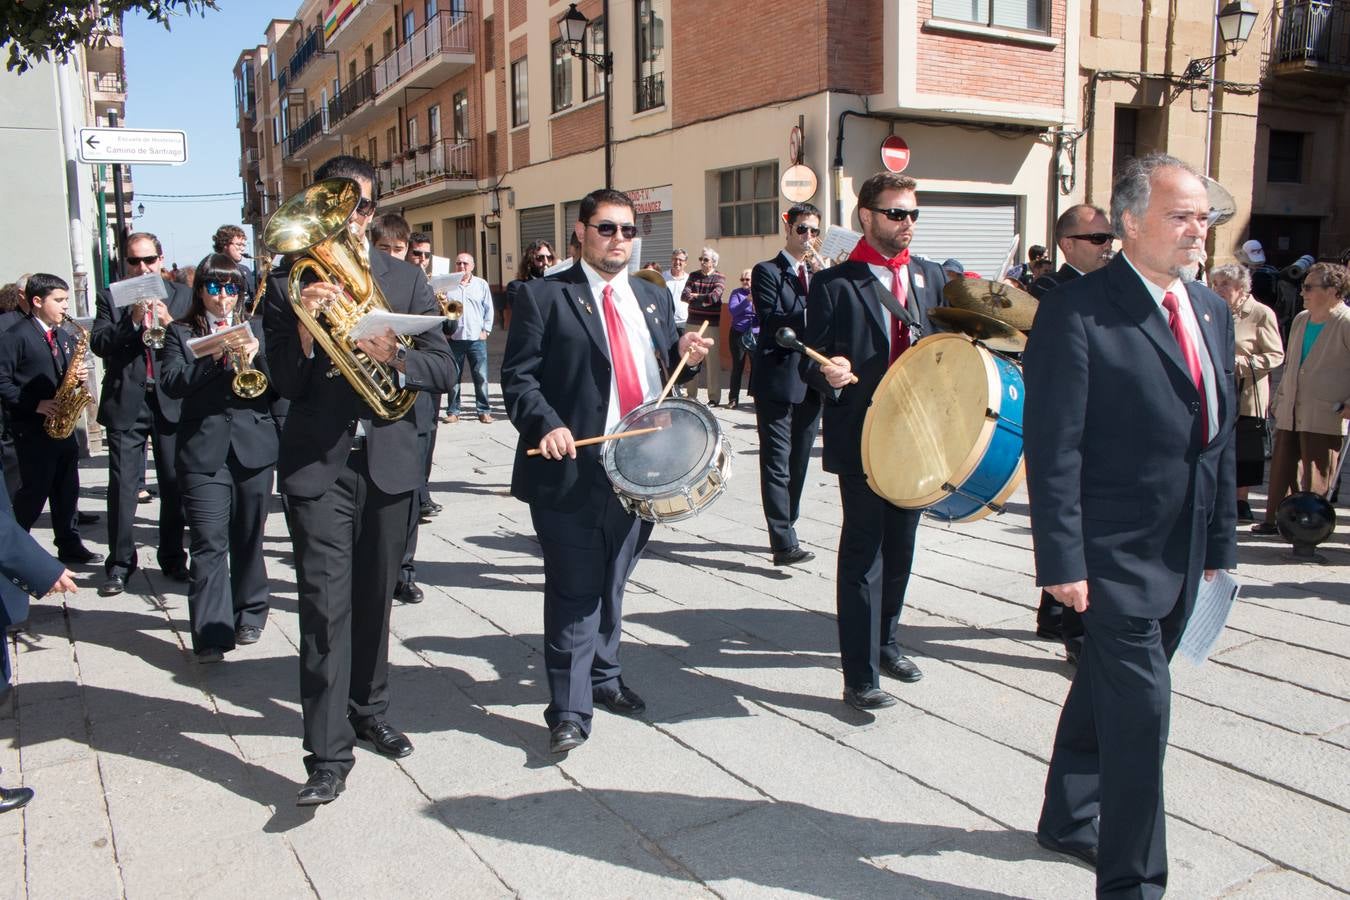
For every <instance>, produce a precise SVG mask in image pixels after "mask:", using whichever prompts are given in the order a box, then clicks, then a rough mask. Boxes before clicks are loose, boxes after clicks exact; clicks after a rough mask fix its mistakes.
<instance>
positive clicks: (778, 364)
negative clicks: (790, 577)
mask: <svg viewBox="0 0 1350 900" xmlns="http://www.w3.org/2000/svg"><path fill="white" fill-rule="evenodd" d="M783 232H784V235H785V240H784V243H783V250H782V252H781V253H779V254H778V255H777V256H775V257H774V258H773V259H769V260H765V261H764V262H761V263H756V265H755V268H754V269H753V270H752V271H751V273H750V296H751V297H752V298H753V299H754V301H755V312H756V313H757V314H758V315H759V323H760V326H759V334H760V339H759V344H758V345H757V347H756V359H755V364H754V365H753V366H751V367H750V391H751V393H753V394H754V395H755V420H756V422H757V423H758V425H759V496H760V500H761V502H762V503H763V505H764V521H765V523H766V524H767V526H768V529H769V549H770V550H771V551H773V563H774V565H776V566H791V565H796V564H798V563H804V562H809V561H810V560H812V559H815V557H816V555H815V554H814V553H812V552H811V551H810V550H806V549H804V548H803V547H802V546H801V544H800V543H799V542H798V541H797V531H796V529H795V527H794V526H795V525H796V522H797V516H798V514H799V512H800V510H801V502H802V488H803V487H804V486H805V484H806V470H807V467H808V466H809V465H810V463H811V448H812V446H813V445H814V444H815V442H816V431H817V429H818V427H819V425H820V394H818V393H817V392H815V391H808V390H807V389H806V382H804V381H802V376H801V372H799V371H798V369H797V354H796V353H794V352H792V351H791V350H785V349H784V348H782V347H780V346H778V343H777V342H776V341H775V340H774V335H776V334H777V333H778V329H780V328H784V327H786V328H791V329H792V330H793V331H795V332H796V333H797V334H799V335H800V334H801V333H802V332H803V331H804V330H805V328H806V291H807V288H808V287H809V286H810V282H811V279H812V278H814V277H815V274H816V272H815V268H816V267H815V266H813V265H810V264H808V263H807V262H806V250H807V247H808V246H809V245H810V243H811V241H812V239H814V238H818V237H819V236H820V210H818V209H816V208H815V207H814V206H812V205H811V204H810V203H798V204H796V205H795V206H793V207H792V208H791V209H789V210H788V211H787V215H786V216H784V224H783Z"/></svg>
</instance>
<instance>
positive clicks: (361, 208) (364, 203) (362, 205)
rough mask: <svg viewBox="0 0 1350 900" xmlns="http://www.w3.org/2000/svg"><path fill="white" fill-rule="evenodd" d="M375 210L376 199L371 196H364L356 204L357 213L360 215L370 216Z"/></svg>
mask: <svg viewBox="0 0 1350 900" xmlns="http://www.w3.org/2000/svg"><path fill="white" fill-rule="evenodd" d="M374 211H375V201H374V200H371V199H370V198H369V197H362V198H361V200H360V201H359V202H358V203H357V204H356V214H357V215H358V216H368V215H370V214H371V213H373V212H374Z"/></svg>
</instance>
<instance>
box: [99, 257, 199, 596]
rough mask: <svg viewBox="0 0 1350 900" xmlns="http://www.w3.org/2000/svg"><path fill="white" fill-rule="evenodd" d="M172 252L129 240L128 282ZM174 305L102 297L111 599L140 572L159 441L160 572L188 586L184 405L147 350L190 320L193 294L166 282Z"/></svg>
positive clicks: (103, 591)
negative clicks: (180, 446)
mask: <svg viewBox="0 0 1350 900" xmlns="http://www.w3.org/2000/svg"><path fill="white" fill-rule="evenodd" d="M163 260H164V250H163V247H162V246H161V245H160V243H159V238H157V237H155V236H154V235H153V234H150V233H149V232H138V233H136V234H132V235H130V236H128V237H127V241H126V275H127V277H128V278H133V277H136V276H138V275H147V274H151V273H153V274H156V275H159V274H161V271H160V270H161V266H162V263H163ZM164 287H165V288H166V289H167V290H168V292H169V297H168V299H167V300H166V301H153V302H148V303H145V302H143V303H136V304H133V305H132V306H125V307H118V306H114V305H113V302H112V297H111V295H109V294H108V292H107V291H100V292H99V294H98V302H97V305H96V311H95V314H94V325H93V327H92V328H91V329H90V335H89V348H90V349H91V350H93V351H94V355H96V356H98V357H99V358H100V359H102V360H103V390H102V391H101V392H100V394H99V405H98V423H99V424H100V425H102V426H103V427H104V428H105V429H106V432H107V442H108V558H107V560H106V561H105V562H104V568H105V570H106V571H107V576H108V577H107V579H106V580H105V581H104V582H103V585H102V586H101V587H100V588H99V590H98V592H99V594H100V595H102V596H104V597H111V596H114V595H116V594H120V593H122V592H123V591H124V590H126V586H127V579H128V578H130V577H131V573H132V572H134V571H136V567H137V565H138V564H139V561H138V560H137V557H136V542H135V539H134V538H133V536H132V525H133V522H134V520H135V517H136V504H137V500H136V494H137V492H138V491H139V490H140V487H141V481H142V479H143V478H144V475H145V444H146V441H147V440H149V439H151V438H153V443H154V447H155V476H156V478H157V479H158V481H159V540H158V544H157V550H156V557H157V558H158V562H159V567H160V570H161V571H163V572H164V574H165V575H166V576H168V577H169V578H171V579H173V580H174V581H181V582H186V581H188V577H189V576H188V567H187V551H186V549H185V539H186V537H185V536H186V532H187V521H186V519H185V518H184V517H183V501H182V495H181V494H180V492H179V490H178V474H177V471H176V466H175V462H174V458H175V453H176V448H177V440H178V416H179V410H180V407H181V405H182V404H181V403H180V401H178V400H175V399H174V398H172V397H170V396H168V395H167V394H165V393H164V391H163V390H161V387H160V384H159V379H158V374H157V370H158V366H159V359H158V353H157V352H156V351H155V350H153V349H151V348H150V347H148V346H147V345H146V343H145V332H146V329H147V328H149V327H153V326H155V325H158V326H160V327H163V328H167V327H168V325H169V323H170V322H173V321H175V320H177V319H181V318H183V317H184V316H186V315H187V314H188V310H189V309H190V308H191V306H192V290H191V289H190V288H189V287H188V286H187V285H185V284H179V283H178V282H174V281H166V282H165V283H164Z"/></svg>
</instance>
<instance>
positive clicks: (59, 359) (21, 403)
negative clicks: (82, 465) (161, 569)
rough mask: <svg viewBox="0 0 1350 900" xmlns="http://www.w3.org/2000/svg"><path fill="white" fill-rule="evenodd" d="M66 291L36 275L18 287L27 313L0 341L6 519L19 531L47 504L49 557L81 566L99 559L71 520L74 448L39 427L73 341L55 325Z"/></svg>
mask: <svg viewBox="0 0 1350 900" xmlns="http://www.w3.org/2000/svg"><path fill="white" fill-rule="evenodd" d="M69 291H70V288H69V285H67V284H66V282H65V280H64V279H62V278H60V277H58V276H56V275H49V274H47V273H45V272H37V273H34V274H33V275H30V276H29V277H28V284H27V285H26V286H25V288H24V302H25V303H26V304H27V308H26V310H25V311H26V313H27V315H26V316H24V318H23V319H21V320H19V321H18V322H15V323H14V324H13V325H11V326H10V329H9V330H8V331H6V332H5V334H4V338H3V340H0V401H3V402H4V404H5V407H6V409H7V410H8V411H9V425H10V429H11V431H12V432H13V434H14V449H15V452H16V453H17V455H18V459H19V482H20V483H19V488H18V490H17V491H15V492H14V518H15V519H16V520H17V521H18V523H19V525H21V526H22V527H23V529H24V531H27V530H29V529H30V528H32V527H33V523H34V522H36V521H37V518H38V516H40V515H41V514H42V510H43V507H46V506H48V504H50V507H51V516H52V532H53V534H54V536H55V538H56V549H57V554H56V558H57V559H59V560H61V562H63V563H68V564H73V565H83V564H88V563H95V562H98V561H100V560H101V559H102V558H103V557H101V556H99V555H98V554H97V553H94V552H92V551H91V550H89V548H87V547H85V546H84V543H83V542H82V541H81V540H80V528H79V524H78V523H77V522H76V520H75V504H76V501H77V500H78V498H79V495H80V476H79V469H78V464H79V455H80V451H79V444H78V442H77V441H76V439H75V435H74V434H70V435H69V436H67V437H64V438H54V437H51V436H50V435H48V434H47V432H46V430H45V428H44V425H45V424H46V421H47V417H48V416H49V415H51V414H52V413H53V412H55V411H56V406H55V403H54V400H53V398H54V397H55V396H56V393H57V391H58V389H59V388H60V386H61V382H62V380H63V379H64V378H65V376H66V368H67V366H69V365H70V364H71V363H72V361H73V360H72V358H71V357H72V355H73V354H74V352H75V343H76V342H75V338H74V337H73V336H72V335H71V334H70V333H69V332H68V331H64V330H62V329H61V328H59V327H58V326H59V325H60V324H61V320H62V319H64V318H65V316H66V303H67V301H68V300H69V299H70V292H69ZM88 374H89V371H88V360H87V359H86V360H85V361H84V362H81V363H79V369H77V370H76V371H75V377H76V378H77V379H78V380H79V381H84V379H85V378H86V377H88Z"/></svg>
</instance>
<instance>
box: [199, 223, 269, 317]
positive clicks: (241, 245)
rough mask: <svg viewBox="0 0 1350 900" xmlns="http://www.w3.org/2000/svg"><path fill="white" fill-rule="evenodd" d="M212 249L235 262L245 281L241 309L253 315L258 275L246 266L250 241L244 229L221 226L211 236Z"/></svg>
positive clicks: (236, 226) (234, 226)
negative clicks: (245, 261)
mask: <svg viewBox="0 0 1350 900" xmlns="http://www.w3.org/2000/svg"><path fill="white" fill-rule="evenodd" d="M211 248H212V249H213V250H214V251H215V252H216V253H224V254H226V255H228V256H229V257H230V259H232V260H234V264H235V267H236V268H238V269H239V277H241V278H242V279H244V283H243V287H242V288H241V290H240V297H239V308H240V309H242V310H244V311H245V312H247V313H249V314H250V315H251V314H252V313H253V302H254V297H256V296H257V293H258V275H257V273H256V272H254V271H253V270H252V269H251V268H249V267H248V266H246V265H244V257H245V256H246V255H247V252H248V240H247V238H246V237H245V235H244V229H242V228H240V227H239V226H238V225H222V226H220V227H219V228H217V229H216V233H215V234H214V235H212V236H211ZM184 283H185V284H186V282H184Z"/></svg>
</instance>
